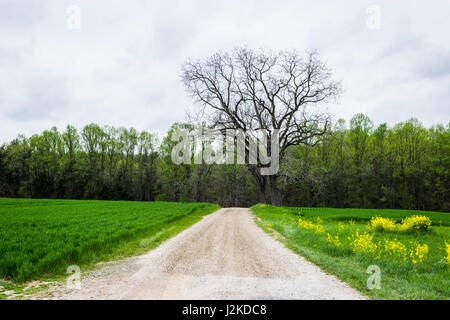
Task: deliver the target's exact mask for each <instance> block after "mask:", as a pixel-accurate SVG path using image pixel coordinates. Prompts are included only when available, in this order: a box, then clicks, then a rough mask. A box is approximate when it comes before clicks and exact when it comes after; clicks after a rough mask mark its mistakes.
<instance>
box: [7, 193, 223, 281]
mask: <svg viewBox="0 0 450 320" xmlns="http://www.w3.org/2000/svg"><path fill="white" fill-rule="evenodd" d="M217 208H218V207H217V206H215V205H211V204H206V203H172V202H127V201H82V200H29V199H0V257H1V258H0V278H7V279H13V280H16V281H23V280H28V279H31V278H35V277H37V276H40V275H42V274H43V273H48V272H63V271H64V270H65V269H66V268H67V267H68V266H69V265H71V264H78V263H89V262H91V261H96V260H97V259H98V256H100V255H102V254H107V253H111V252H113V250H114V249H115V248H116V247H117V246H118V245H119V244H120V243H123V242H128V241H131V240H133V239H138V238H140V237H141V236H144V235H145V236H150V235H151V234H156V233H157V232H159V231H161V228H162V226H165V225H166V224H168V223H171V222H172V221H176V220H179V219H181V218H183V217H186V216H190V215H194V214H195V215H202V214H206V213H210V212H212V211H214V210H216V209H217Z"/></svg>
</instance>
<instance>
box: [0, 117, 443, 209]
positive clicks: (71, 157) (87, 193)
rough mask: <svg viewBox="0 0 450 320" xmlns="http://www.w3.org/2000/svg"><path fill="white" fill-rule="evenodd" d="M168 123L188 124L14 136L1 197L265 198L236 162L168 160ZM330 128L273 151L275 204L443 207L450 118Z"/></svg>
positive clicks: (355, 122)
mask: <svg viewBox="0 0 450 320" xmlns="http://www.w3.org/2000/svg"><path fill="white" fill-rule="evenodd" d="M203 126H204V127H205V128H206V124H203ZM176 128H187V129H190V128H192V125H189V124H184V123H175V124H173V125H172V126H171V128H170V129H169V130H168V133H167V135H166V136H165V137H164V138H163V139H162V141H161V144H159V145H158V139H157V138H156V136H155V135H154V134H151V133H148V132H146V131H142V132H139V131H137V130H136V129H134V128H129V129H126V128H114V127H109V126H105V127H100V126H98V125H96V124H89V125H87V126H85V127H84V128H82V129H81V130H77V129H75V128H74V127H72V126H68V127H67V128H66V129H65V130H64V132H59V131H58V130H57V129H56V128H52V129H51V130H45V131H44V132H42V133H41V134H36V135H33V136H31V137H29V138H26V137H23V136H19V137H18V138H17V139H14V140H13V141H11V142H10V143H6V144H4V145H3V146H1V147H0V196H4V197H31V198H58V199H61V198H67V199H102V200H138V201H154V200H155V199H162V200H167V201H199V202H213V203H219V204H221V205H223V206H249V205H252V204H254V203H256V202H257V201H258V199H263V198H264V197H263V195H264V193H263V192H261V197H259V191H260V190H259V185H258V184H257V183H256V180H255V177H254V176H253V175H252V174H251V172H250V171H249V170H248V167H247V166H245V165H217V164H205V163H202V164H181V165H176V164H174V163H173V162H172V159H171V152H172V150H173V147H174V146H175V144H176V142H175V141H172V133H173V132H174V130H175V129H176ZM330 128H331V129H330V130H331V132H330V134H329V135H327V137H329V139H324V140H323V141H322V140H321V141H318V142H317V145H315V146H308V145H298V146H291V147H289V148H288V149H287V150H286V153H285V155H284V156H283V157H281V158H282V161H281V164H280V168H281V170H280V172H279V176H278V179H276V181H278V183H277V184H278V189H279V190H280V191H281V195H282V203H283V204H284V205H288V206H304V207H335V208H377V209H386V208H398V209H408V210H433V211H449V210H450V200H449V192H450V191H449V186H450V174H449V168H450V124H447V125H445V126H444V125H442V124H437V125H435V126H433V127H431V128H429V129H426V128H424V127H423V125H422V124H421V123H420V122H419V121H418V120H417V119H410V120H408V121H405V122H402V123H399V124H396V125H394V126H393V127H389V126H388V125H387V124H385V123H383V124H380V125H378V126H374V124H373V122H372V121H371V120H370V119H369V118H368V117H367V116H365V115H363V114H357V115H355V116H354V117H353V118H352V119H351V121H350V123H349V124H348V125H347V124H346V122H345V121H344V120H342V119H339V120H338V121H337V122H336V123H334V124H333V125H332V126H331V127H330ZM202 147H203V145H202ZM192 148H194V146H192ZM197 155H199V150H196V156H197ZM192 160H193V159H192ZM272 180H274V179H272ZM268 186H269V185H267V187H268ZM266 198H268V192H266ZM261 201H263V200H261Z"/></svg>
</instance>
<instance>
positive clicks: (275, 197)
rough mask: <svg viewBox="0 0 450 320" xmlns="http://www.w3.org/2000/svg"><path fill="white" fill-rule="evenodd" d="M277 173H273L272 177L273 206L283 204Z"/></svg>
mask: <svg viewBox="0 0 450 320" xmlns="http://www.w3.org/2000/svg"><path fill="white" fill-rule="evenodd" d="M277 178H278V176H277V175H271V176H270V177H269V179H270V202H271V204H272V205H273V206H277V207H280V206H281V196H280V191H279V190H278V185H277Z"/></svg>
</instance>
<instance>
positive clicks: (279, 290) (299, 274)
mask: <svg viewBox="0 0 450 320" xmlns="http://www.w3.org/2000/svg"><path fill="white" fill-rule="evenodd" d="M253 219H254V216H253V215H252V213H251V212H250V211H249V210H248V209H243V208H228V209H221V210H219V211H217V212H215V213H213V214H211V215H208V216H206V217H204V218H203V219H202V220H201V221H200V222H198V223H197V224H195V225H194V226H192V227H190V228H189V229H187V230H185V231H184V232H182V233H180V234H179V235H177V236H176V237H174V238H172V239H170V240H168V241H166V242H165V243H163V244H162V245H161V246H160V247H158V248H157V249H155V250H153V251H150V252H149V253H147V254H144V255H142V256H139V257H134V258H130V259H125V260H121V261H117V262H115V263H110V264H106V265H105V267H103V268H101V269H100V270H96V271H92V272H89V273H87V274H83V277H82V281H81V289H71V290H69V289H63V290H62V291H61V292H59V293H58V294H57V295H56V296H55V297H54V298H59V299H364V298H365V297H364V296H362V295H361V294H359V293H358V292H356V291H355V290H354V289H352V288H350V287H349V286H347V285H346V284H344V283H342V282H341V281H339V280H338V279H337V278H335V277H333V276H330V275H327V274H325V273H324V272H322V271H321V270H320V269H319V268H318V267H317V266H315V265H312V264H311V263H309V262H307V261H306V260H305V259H303V258H302V257H299V256H298V255H296V254H294V253H292V252H291V251H290V250H288V249H287V248H285V247H284V246H283V245H282V244H281V243H280V242H278V241H276V240H274V239H273V238H272V237H271V236H269V235H268V234H266V233H264V232H263V231H262V230H261V229H260V228H259V227H257V226H256V224H255V222H254V220H253Z"/></svg>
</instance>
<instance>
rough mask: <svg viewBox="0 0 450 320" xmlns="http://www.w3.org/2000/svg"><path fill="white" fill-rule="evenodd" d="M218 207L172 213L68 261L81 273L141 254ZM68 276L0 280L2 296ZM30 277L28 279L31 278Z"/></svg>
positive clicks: (35, 288) (12, 295)
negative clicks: (175, 214)
mask: <svg viewBox="0 0 450 320" xmlns="http://www.w3.org/2000/svg"><path fill="white" fill-rule="evenodd" d="M219 208H220V207H219V206H217V205H214V204H201V205H199V206H197V207H196V208H194V209H193V210H190V211H189V213H188V214H184V215H179V216H175V217H173V218H171V219H169V220H167V221H164V222H161V223H158V224H153V225H152V226H151V227H148V228H145V229H143V230H139V231H137V232H135V233H133V234H132V236H127V237H123V238H119V239H117V240H116V241H114V242H113V243H110V244H109V245H108V246H107V247H105V248H104V250H95V251H92V250H90V251H88V252H86V254H85V255H84V256H83V259H82V260H80V261H67V263H69V264H68V265H70V264H75V265H78V266H79V267H80V269H81V271H82V272H85V271H89V270H94V269H96V268H100V267H102V265H103V263H105V262H108V261H112V260H117V259H122V258H126V257H131V256H136V255H140V254H143V253H145V252H147V251H149V250H152V249H154V248H156V247H158V246H159V245H160V244H161V243H163V242H164V241H166V240H167V239H169V238H171V237H173V236H175V235H177V234H178V233H180V232H182V231H183V230H185V229H187V228H188V227H190V226H192V225H193V224H195V223H196V222H198V221H199V220H201V219H202V217H203V216H205V215H208V214H210V213H212V212H214V211H217V210H218V209H219ZM66 277H67V274H66V273H65V269H63V268H58V269H56V271H51V272H46V273H43V274H41V275H39V276H36V277H33V279H34V280H36V279H38V280H37V281H30V280H27V281H14V280H7V279H0V300H1V299H11V298H13V299H24V298H25V299H26V298H27V297H28V296H30V295H33V294H35V293H38V292H40V291H42V290H45V289H47V288H48V287H49V286H51V285H52V284H54V283H56V282H61V281H63V280H64V279H65V278H66ZM33 279H31V280H33Z"/></svg>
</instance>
